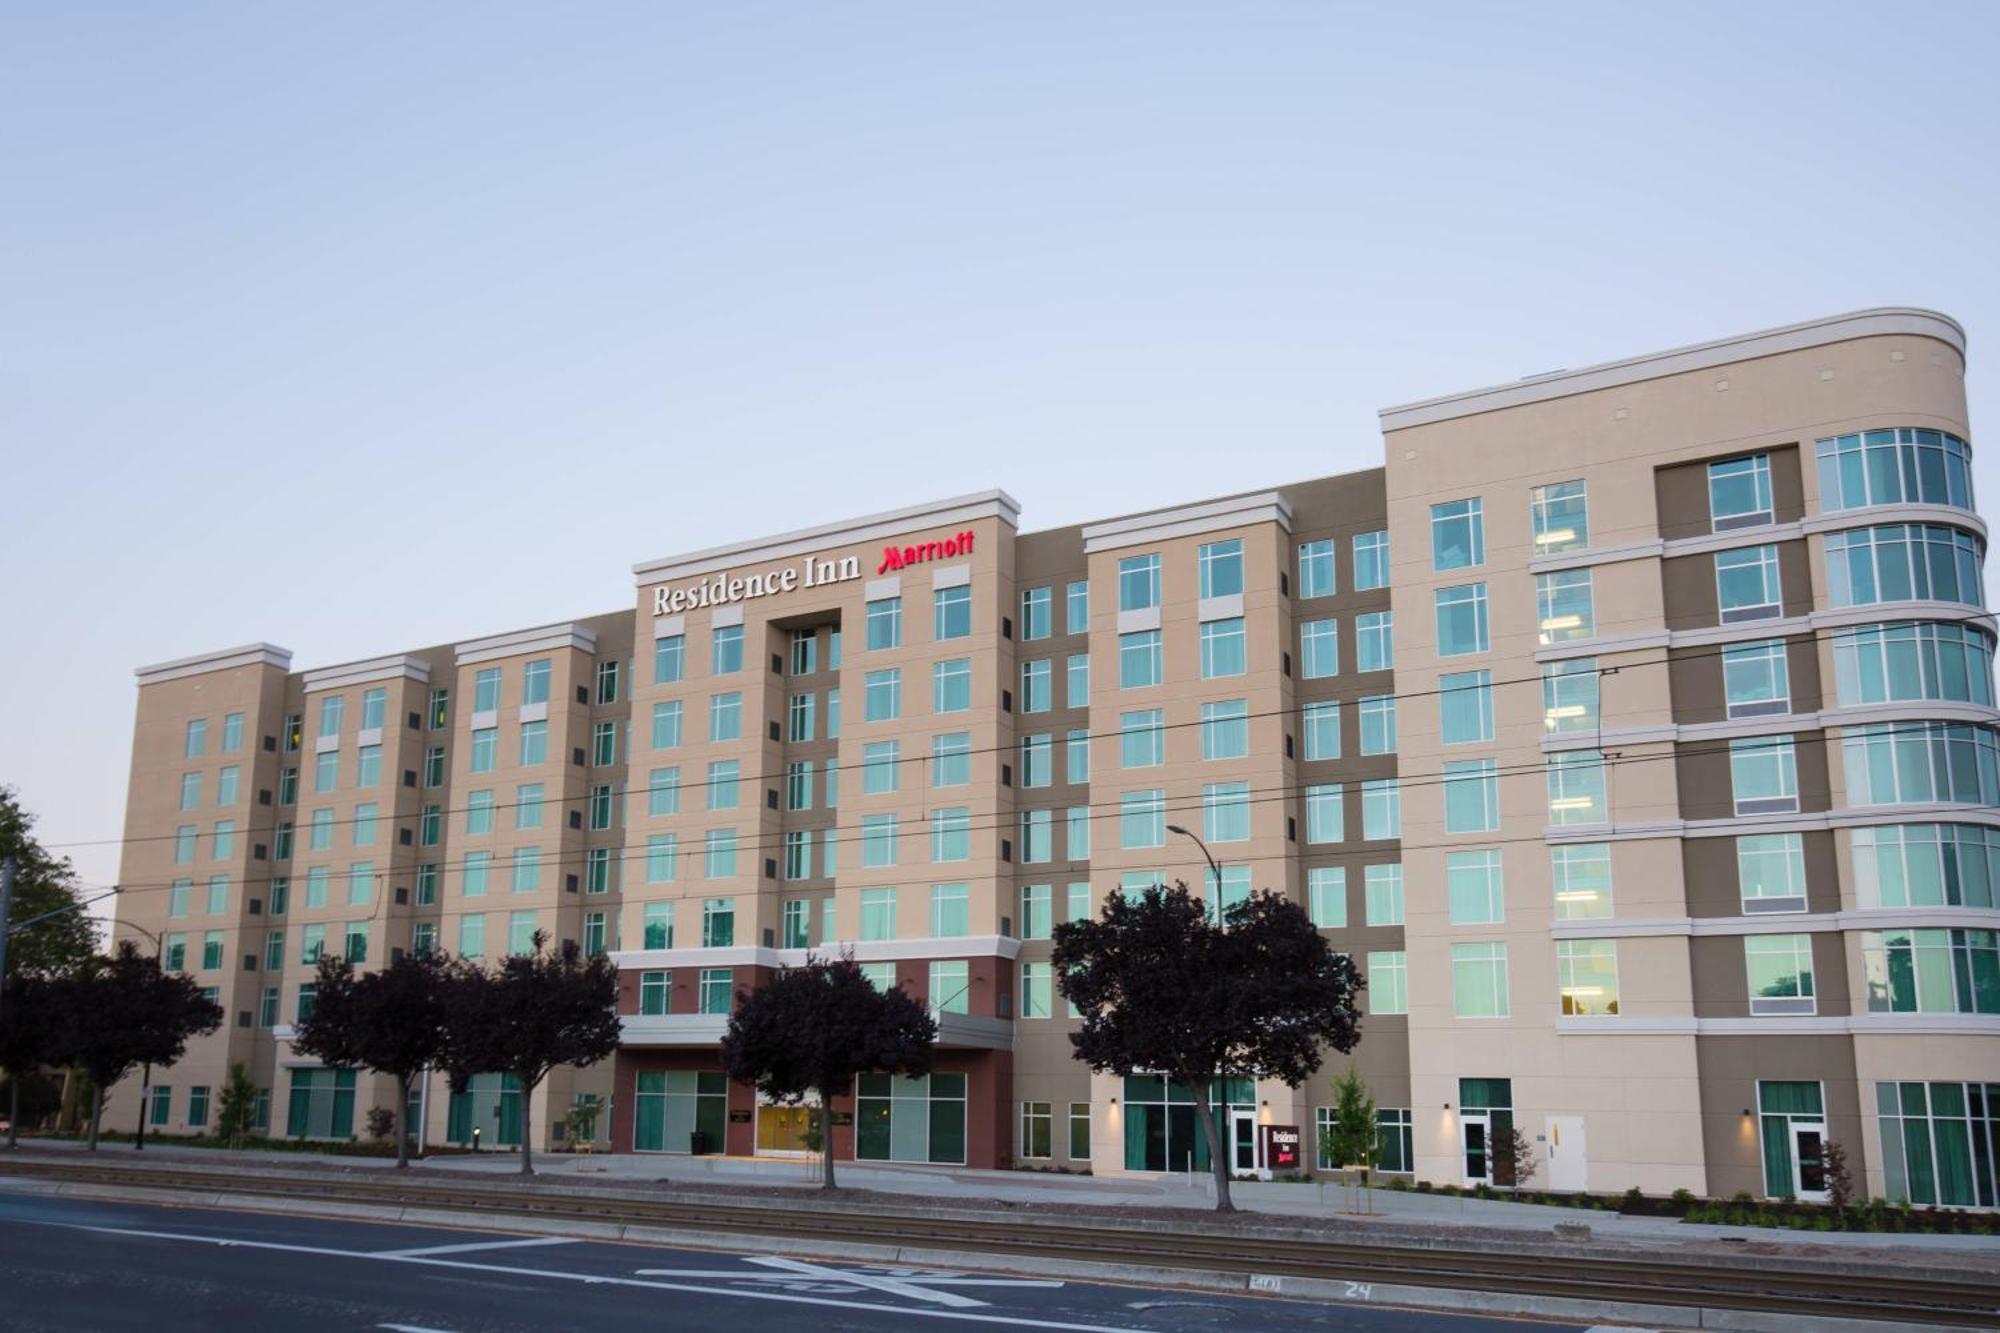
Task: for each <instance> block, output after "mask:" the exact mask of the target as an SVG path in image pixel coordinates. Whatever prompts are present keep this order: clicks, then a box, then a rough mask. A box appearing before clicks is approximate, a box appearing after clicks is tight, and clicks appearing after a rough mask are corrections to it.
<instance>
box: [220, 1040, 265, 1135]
mask: <svg viewBox="0 0 2000 1333" xmlns="http://www.w3.org/2000/svg"><path fill="white" fill-rule="evenodd" d="M256 1121H257V1084H256V1082H255V1081H254V1080H252V1079H251V1077H250V1070H249V1068H248V1067H247V1066H246V1065H245V1064H244V1063H243V1062H242V1061H241V1060H231V1061H230V1062H229V1077H227V1078H225V1079H224V1080H223V1081H222V1091H221V1092H220V1093H219V1094H217V1096H216V1100H215V1134H216V1137H217V1138H219V1139H222V1140H223V1141H224V1142H226V1143H228V1145H229V1146H230V1147H232V1148H241V1147H242V1146H243V1144H244V1142H245V1141H246V1140H248V1139H249V1137H250V1130H251V1127H252V1126H253V1125H255V1124H256Z"/></svg>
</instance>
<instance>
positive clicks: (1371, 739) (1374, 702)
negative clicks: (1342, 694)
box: [1307, 694, 1396, 758]
mask: <svg viewBox="0 0 2000 1333" xmlns="http://www.w3.org/2000/svg"><path fill="white" fill-rule="evenodd" d="M1356 703H1357V706H1358V708H1359V710H1360V714H1361V753H1363V754H1390V753H1392V752H1394V750H1395V748H1396V696H1395V695H1393V694H1367V695H1363V696H1362V697H1361V698H1360V699H1359V700H1357V701H1356ZM1307 757H1308V758H1310V757H1311V756H1310V755H1308V756H1307Z"/></svg>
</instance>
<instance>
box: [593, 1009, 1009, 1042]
mask: <svg viewBox="0 0 2000 1333" xmlns="http://www.w3.org/2000/svg"><path fill="white" fill-rule="evenodd" d="M931 1017H932V1018H933V1019H934V1020H935V1021H936V1023H937V1044H938V1046H940V1047H941V1048H944V1049H946V1050H988V1051H1011V1050H1012V1049H1014V1020H1012V1019H1010V1018H987V1017H984V1016H982V1015H979V1014H954V1013H948V1012H943V1011H940V1010H932V1011H931ZM728 1030H729V1016H728V1015H727V1014H621V1015H619V1018H618V1041H619V1044H620V1045H621V1046H631V1047H659V1046H701V1047H713V1046H715V1044H716V1043H718V1042H720V1041H721V1040H722V1038H723V1034H725V1033H726V1032H728Z"/></svg>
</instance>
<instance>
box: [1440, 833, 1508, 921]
mask: <svg viewBox="0 0 2000 1333" xmlns="http://www.w3.org/2000/svg"><path fill="white" fill-rule="evenodd" d="M1444 883H1445V902H1446V904H1447V905H1448V907H1449V910H1450V917H1451V924H1452V925H1454V926H1483V925H1491V924H1493V923H1495V922H1499V921H1503V920H1505V919H1506V915H1507V903H1506V897H1507V895H1506V889H1505V887H1504V883H1503V879H1502V876H1501V870H1500V850H1499V849H1498V848H1497V847H1488V848H1482V849H1481V850H1479V851H1472V852H1447V853H1445V858H1444Z"/></svg>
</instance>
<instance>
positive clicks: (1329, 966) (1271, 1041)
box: [1055, 883, 1363, 1212]
mask: <svg viewBox="0 0 2000 1333" xmlns="http://www.w3.org/2000/svg"><path fill="white" fill-rule="evenodd" d="M1055 973H1056V977H1057V984H1058V985H1059V986H1060V987H1061V989H1062V993H1063V995H1064V996H1065V997H1067V998H1068V1000H1069V1001H1070V1003H1072V1004H1074V1005H1075V1006H1076V1007H1077V1009H1078V1011H1079V1012H1080V1013H1081V1014H1082V1017H1083V1022H1082V1025H1081V1026H1080V1027H1079V1028H1078V1030H1077V1031H1075V1032H1073V1033H1071V1034H1070V1041H1071V1043H1072V1044H1073V1045H1074V1046H1075V1047H1076V1052H1077V1055H1078V1057H1079V1058H1080V1059H1082V1060H1083V1061H1084V1063H1086V1064H1088V1065H1089V1066H1090V1067H1091V1068H1092V1069H1095V1070H1097V1071H1098V1072H1100V1073H1112V1074H1118V1075H1122V1076H1129V1075H1131V1074H1134V1073H1140V1072H1149V1073H1158V1074H1165V1075H1166V1076H1167V1077H1168V1078H1169V1079H1171V1080H1173V1081H1174V1082H1177V1083H1181V1084H1184V1085H1186V1086H1187V1087H1188V1088H1189V1089H1191V1090H1192V1091H1193V1093H1194V1112H1195V1118H1196V1119H1197V1120H1198V1121H1199V1122H1200V1124H1201V1131H1202V1137H1203V1138H1204V1140H1205V1141H1206V1142H1207V1145H1208V1157H1209V1166H1210V1168H1211V1169H1212V1170H1213V1172H1214V1174H1215V1207H1216V1210H1217V1211H1218V1212H1231V1211H1234V1205H1233V1204H1232V1203H1231V1202H1230V1198H1229V1159H1228V1156H1227V1154H1226V1153H1225V1151H1224V1145H1223V1142H1222V1135H1221V1133H1220V1132H1219V1130H1218V1129H1217V1126H1216V1116H1215V1110H1214V1105H1213V1093H1214V1088H1215V1080H1216V1079H1217V1078H1218V1077H1222V1076H1226V1075H1236V1076H1239V1077H1251V1078H1267V1079H1277V1080H1279V1081H1281V1082H1283V1083H1285V1084H1286V1085H1287V1086H1290V1087H1294V1088H1296V1087H1298V1086H1299V1085H1300V1084H1301V1083H1303V1082H1305V1081H1306V1079H1308V1078H1310V1077H1311V1076H1312V1074H1313V1073H1314V1071H1315V1070H1317V1069H1318V1068H1319V1066H1320V1060H1321V1051H1322V1049H1323V1048H1324V1047H1328V1046H1331V1047H1332V1048H1333V1049H1335V1050H1337V1051H1340V1052H1342V1053H1345V1052H1348V1051H1351V1050H1353V1049H1354V1044H1355V1042H1357V1041H1359V1040H1360V1038H1361V1030H1360V1020H1359V1018H1358V1017H1357V1015H1356V1013H1355V1009H1354V1000H1355V996H1356V995H1357V994H1358V993H1359V992H1360V990H1361V987H1362V985H1363V981H1362V978H1361V974H1360V972H1359V971H1358V970H1357V969H1356V968H1355V966H1354V963H1353V961H1352V960H1351V959H1348V958H1347V957H1345V956H1343V955H1341V954H1337V953H1335V952H1334V951H1333V950H1332V948H1331V947H1329V946H1328V944H1327V942H1326V937H1325V936H1323V935H1321V934H1320V933H1319V928H1318V927H1317V926H1315V925H1313V923H1312V919H1311V918H1310V917H1308V916H1307V915H1306V912H1305V909H1304V908H1302V907H1300V906H1299V905H1298V904H1297V903H1294V902H1291V901H1289V900H1287V899H1285V898H1283V897H1281V896H1279V895H1278V894H1275V893H1272V892H1271V891H1269V890H1268V889H1267V890H1262V891H1259V892H1257V893H1253V894H1251V895H1250V896H1249V897H1248V898H1246V899H1245V900H1244V901H1242V902H1240V903H1238V904H1236V906H1234V907H1232V908H1230V909H1229V911H1228V913H1227V914H1226V915H1225V917H1224V920H1223V922H1222V923H1221V924H1219V925H1218V924H1216V923H1215V922H1213V921H1211V920H1210V919H1209V916H1208V911H1207V909H1206V907H1205V906H1204V905H1203V903H1202V901H1201V899H1200V898H1198V897H1196V896H1195V895H1194V894H1192V893H1190V892H1189V891H1188V887H1187V885H1186V884H1184V883H1180V884H1175V885H1174V886H1173V887H1172V888H1171V889H1169V888H1165V887H1163V886H1159V885H1155V886H1154V887H1152V888H1149V889H1147V890H1146V891H1145V892H1143V893H1141V894H1139V895H1137V896H1127V895H1126V894H1123V893H1114V894H1112V895H1111V897H1110V898H1108V899H1107V900H1106V901H1105V904H1104V913H1103V916H1102V917H1101V918H1100V919H1098V920H1095V921H1087V920H1086V921H1070V922H1065V923H1064V924H1062V925H1060V926H1057V927H1056V929H1055Z"/></svg>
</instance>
